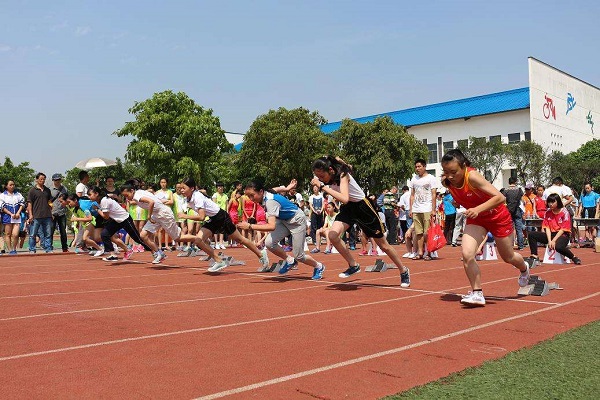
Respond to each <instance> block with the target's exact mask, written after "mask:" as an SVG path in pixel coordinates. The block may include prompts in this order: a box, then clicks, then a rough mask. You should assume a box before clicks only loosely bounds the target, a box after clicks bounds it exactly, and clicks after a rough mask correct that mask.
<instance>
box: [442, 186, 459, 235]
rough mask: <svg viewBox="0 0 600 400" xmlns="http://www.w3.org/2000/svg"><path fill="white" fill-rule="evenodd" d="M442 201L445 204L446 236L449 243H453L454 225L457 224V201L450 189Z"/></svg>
mask: <svg viewBox="0 0 600 400" xmlns="http://www.w3.org/2000/svg"><path fill="white" fill-rule="evenodd" d="M442 203H443V204H444V217H445V221H446V222H445V223H444V237H445V238H446V242H447V243H452V239H453V236H454V235H453V234H454V227H455V226H456V205H457V204H456V203H455V202H454V199H453V198H452V194H450V191H447V192H446V193H444V197H442Z"/></svg>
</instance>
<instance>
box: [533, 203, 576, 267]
mask: <svg viewBox="0 0 600 400" xmlns="http://www.w3.org/2000/svg"><path fill="white" fill-rule="evenodd" d="M546 206H547V207H548V209H547V211H546V215H545V216H544V221H543V222H542V231H541V232H529V249H530V250H531V256H529V258H530V259H531V260H532V261H533V260H537V259H538V255H537V247H538V243H542V244H547V245H548V248H550V249H552V250H556V251H557V252H558V253H560V254H562V255H563V256H564V257H567V258H570V259H571V260H572V261H573V262H574V263H575V264H577V265H580V264H581V260H580V259H579V258H578V257H575V255H574V254H573V252H572V251H571V250H570V249H569V248H568V247H567V245H568V244H569V236H570V233H571V216H570V215H569V212H568V211H567V209H566V208H565V207H564V206H563V202H562V199H561V197H560V195H558V194H556V193H552V194H550V195H549V196H548V198H547V199H546Z"/></svg>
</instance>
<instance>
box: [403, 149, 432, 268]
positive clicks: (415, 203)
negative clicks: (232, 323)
mask: <svg viewBox="0 0 600 400" xmlns="http://www.w3.org/2000/svg"><path fill="white" fill-rule="evenodd" d="M426 167H427V163H426V162H425V160H423V159H418V160H417V161H416V162H415V171H416V174H415V175H414V176H413V178H412V179H411V181H410V184H409V185H408V186H409V187H410V189H411V195H410V212H409V216H410V217H411V218H412V219H413V224H414V225H415V235H416V237H417V244H418V246H417V255H416V256H415V257H413V259H414V260H419V259H424V260H431V257H429V256H428V255H424V254H425V241H426V240H425V238H426V237H427V231H428V230H429V224H430V221H431V216H432V215H435V211H436V198H437V189H438V188H439V187H440V181H439V180H438V179H436V178H435V177H434V176H433V175H431V174H429V173H428V172H427V169H426Z"/></svg>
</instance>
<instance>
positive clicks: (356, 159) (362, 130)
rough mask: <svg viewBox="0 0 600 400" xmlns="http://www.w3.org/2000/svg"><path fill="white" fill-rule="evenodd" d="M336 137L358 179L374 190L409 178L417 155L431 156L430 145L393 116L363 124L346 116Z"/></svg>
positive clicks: (337, 145) (343, 154) (359, 182)
mask: <svg viewBox="0 0 600 400" xmlns="http://www.w3.org/2000/svg"><path fill="white" fill-rule="evenodd" d="M333 137H334V141H335V145H336V148H337V149H340V150H339V152H338V153H339V155H340V156H341V157H342V158H343V159H344V160H345V161H346V162H348V163H349V164H351V165H352V168H353V170H354V172H353V175H352V176H353V177H354V179H356V181H357V182H358V184H359V185H360V186H361V187H362V188H364V189H365V190H368V191H369V192H371V193H380V192H381V191H382V190H384V189H386V188H389V187H391V186H392V185H397V184H398V183H399V182H403V181H405V180H406V179H408V178H409V177H410V176H411V175H412V173H413V171H414V162H415V159H417V158H425V159H427V154H428V150H427V147H426V146H425V145H424V144H423V143H422V142H421V141H420V140H417V139H416V138H415V137H414V136H413V135H411V134H409V133H408V132H407V131H406V128H404V127H403V126H402V125H398V124H396V123H394V121H393V120H392V119H391V118H390V117H378V118H376V119H375V120H374V121H373V122H368V123H363V124H361V123H358V122H356V121H353V120H350V119H346V120H344V121H342V125H341V126H340V129H338V130H337V131H335V132H334V133H333Z"/></svg>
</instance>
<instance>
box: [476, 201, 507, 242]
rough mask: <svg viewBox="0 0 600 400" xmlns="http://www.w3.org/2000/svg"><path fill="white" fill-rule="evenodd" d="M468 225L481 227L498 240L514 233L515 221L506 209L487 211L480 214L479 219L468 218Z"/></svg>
mask: <svg viewBox="0 0 600 400" xmlns="http://www.w3.org/2000/svg"><path fill="white" fill-rule="evenodd" d="M467 225H478V226H481V227H483V228H485V229H487V231H488V232H491V234H492V235H494V237H498V238H503V237H507V236H510V235H511V234H512V233H513V231H514V228H513V220H512V217H511V216H510V212H509V211H508V208H506V207H497V208H494V209H493V210H490V211H486V212H484V213H481V214H479V215H478V216H477V218H467Z"/></svg>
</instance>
